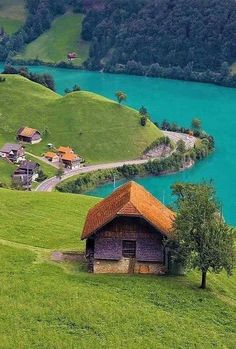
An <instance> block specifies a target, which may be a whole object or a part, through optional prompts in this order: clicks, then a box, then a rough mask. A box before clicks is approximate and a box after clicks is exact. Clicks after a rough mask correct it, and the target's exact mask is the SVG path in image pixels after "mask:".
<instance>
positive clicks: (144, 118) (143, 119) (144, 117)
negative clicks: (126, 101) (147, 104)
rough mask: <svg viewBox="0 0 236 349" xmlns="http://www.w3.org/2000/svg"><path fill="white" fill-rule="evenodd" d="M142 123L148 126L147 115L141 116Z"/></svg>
mask: <svg viewBox="0 0 236 349" xmlns="http://www.w3.org/2000/svg"><path fill="white" fill-rule="evenodd" d="M140 123H141V125H142V126H146V124H147V117H146V116H145V115H143V116H141V118H140Z"/></svg>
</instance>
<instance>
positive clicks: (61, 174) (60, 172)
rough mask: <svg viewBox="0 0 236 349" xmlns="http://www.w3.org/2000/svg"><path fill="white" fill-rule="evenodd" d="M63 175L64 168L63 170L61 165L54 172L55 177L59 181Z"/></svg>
mask: <svg viewBox="0 0 236 349" xmlns="http://www.w3.org/2000/svg"><path fill="white" fill-rule="evenodd" d="M64 173H65V168H64V165H63V164H62V163H61V164H60V166H59V168H58V170H57V172H56V177H57V178H59V179H61V178H62V176H63V175H64Z"/></svg>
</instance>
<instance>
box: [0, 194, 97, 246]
mask: <svg viewBox="0 0 236 349" xmlns="http://www.w3.org/2000/svg"><path fill="white" fill-rule="evenodd" d="M0 199H1V200H0V212H1V232H0V236H1V237H2V238H5V239H7V240H11V241H15V242H19V243H25V244H29V245H34V246H37V247H46V248H50V249H56V248H78V247H80V248H81V249H82V248H83V246H84V245H83V243H82V242H80V235H81V232H82V228H83V223H84V219H85V215H86V213H87V211H88V209H89V207H91V206H92V205H94V204H95V203H96V202H98V200H99V199H95V198H93V197H88V196H78V195H71V194H58V193H37V192H32V193H29V192H17V191H13V190H11V191H9V190H6V189H1V190H0ZM26 232H27V233H26Z"/></svg>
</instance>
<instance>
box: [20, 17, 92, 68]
mask: <svg viewBox="0 0 236 349" xmlns="http://www.w3.org/2000/svg"><path fill="white" fill-rule="evenodd" d="M82 20H83V16H82V15H79V14H72V13H67V14H66V15H64V16H62V17H58V18H57V19H55V21H54V22H53V24H52V27H51V29H50V30H49V31H47V32H45V33H44V34H42V35H41V36H40V37H39V38H37V39H36V40H35V41H33V42H32V43H30V44H29V45H27V46H26V48H25V49H24V51H23V52H22V53H21V54H19V55H17V56H16V58H20V59H24V60H32V59H39V60H41V61H44V62H47V63H52V62H53V63H54V62H56V63H57V62H60V61H66V60H67V54H68V52H76V53H77V55H78V58H77V59H75V60H74V61H73V63H74V64H76V65H81V64H82V63H83V62H84V61H85V60H86V59H87V58H88V52H89V44H88V43H87V42H85V41H83V40H82V39H80V33H81V29H82Z"/></svg>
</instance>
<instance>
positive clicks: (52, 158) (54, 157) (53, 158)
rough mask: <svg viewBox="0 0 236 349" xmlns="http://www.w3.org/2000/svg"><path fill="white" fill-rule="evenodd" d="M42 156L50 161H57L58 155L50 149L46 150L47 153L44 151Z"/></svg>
mask: <svg viewBox="0 0 236 349" xmlns="http://www.w3.org/2000/svg"><path fill="white" fill-rule="evenodd" d="M44 157H45V158H46V159H47V160H48V161H50V162H56V161H59V156H58V155H57V154H56V153H54V152H52V151H48V152H47V153H45V154H44Z"/></svg>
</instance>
